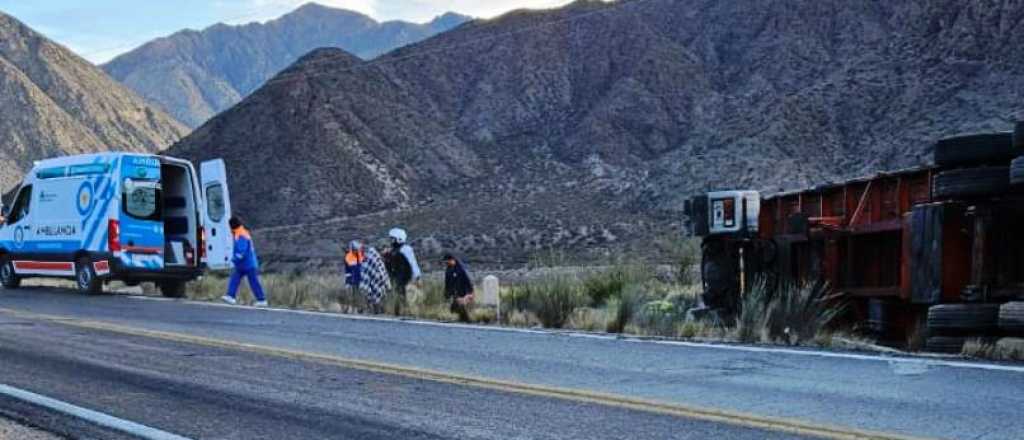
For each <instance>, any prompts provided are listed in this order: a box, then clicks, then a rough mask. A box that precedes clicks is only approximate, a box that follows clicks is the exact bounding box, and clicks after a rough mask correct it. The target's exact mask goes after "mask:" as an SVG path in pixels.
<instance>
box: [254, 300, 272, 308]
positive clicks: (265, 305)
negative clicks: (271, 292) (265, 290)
mask: <svg viewBox="0 0 1024 440" xmlns="http://www.w3.org/2000/svg"><path fill="white" fill-rule="evenodd" d="M252 306H253V307H268V306H269V304H267V302H266V301H256V302H255V303H254V304H253V305H252Z"/></svg>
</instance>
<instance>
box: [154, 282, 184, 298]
mask: <svg viewBox="0 0 1024 440" xmlns="http://www.w3.org/2000/svg"><path fill="white" fill-rule="evenodd" d="M156 287H158V288H159V289H160V293H161V294H163V296H165V297H167V298H184V297H185V283H184V282H182V281H164V282H160V283H157V284H156Z"/></svg>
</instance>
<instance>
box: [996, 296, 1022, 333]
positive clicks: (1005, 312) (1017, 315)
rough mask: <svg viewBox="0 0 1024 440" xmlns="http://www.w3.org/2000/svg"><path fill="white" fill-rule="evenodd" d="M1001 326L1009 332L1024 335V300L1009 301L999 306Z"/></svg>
mask: <svg viewBox="0 0 1024 440" xmlns="http://www.w3.org/2000/svg"><path fill="white" fill-rule="evenodd" d="M999 328H1000V329H1001V330H1003V331H1005V332H1007V333H1011V334H1014V335H1018V336H1024V302H1021V301H1017V302H1009V303H1006V304H1003V306H1002V307H1000V308H999Z"/></svg>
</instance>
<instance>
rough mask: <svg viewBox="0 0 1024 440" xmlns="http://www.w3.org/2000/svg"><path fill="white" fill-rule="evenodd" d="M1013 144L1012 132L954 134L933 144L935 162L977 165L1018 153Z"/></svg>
mask: <svg viewBox="0 0 1024 440" xmlns="http://www.w3.org/2000/svg"><path fill="white" fill-rule="evenodd" d="M1020 153H1021V150H1020V149H1018V148H1016V147H1015V146H1014V133H991V134H974V135H967V136H956V137H951V138H946V139H942V140H940V141H939V142H937V143H936V144H935V164H936V165H939V166H957V165H977V164H983V163H986V162H994V161H1004V160H1009V159H1013V158H1014V157H1016V156H1018V155H1020Z"/></svg>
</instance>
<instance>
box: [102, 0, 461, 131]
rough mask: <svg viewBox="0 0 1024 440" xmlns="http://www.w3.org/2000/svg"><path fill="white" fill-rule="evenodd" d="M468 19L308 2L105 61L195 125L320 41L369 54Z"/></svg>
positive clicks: (111, 69)
mask: <svg viewBox="0 0 1024 440" xmlns="http://www.w3.org/2000/svg"><path fill="white" fill-rule="evenodd" d="M468 20H469V17H465V16H462V15H458V14H453V13H448V14H445V15H442V16H439V17H437V18H436V19H434V21H431V22H430V23H426V24H414V23H407V22H403V21H388V22H383V23H379V22H377V21H375V20H374V19H372V18H370V17H367V16H365V15H363V14H360V13H357V12H352V11H347V10H343V9H333V8H328V7H326V6H321V5H318V4H316V3H308V4H306V5H304V6H302V7H300V8H298V9H297V10H295V11H294V12H292V13H289V14H287V15H284V16H282V17H281V18H278V19H276V20H272V21H269V22H267V23H265V24H261V23H251V24H247V25H243V26H228V25H224V24H217V25H214V26H211V27H209V28H207V29H205V30H203V31H192V30H186V31H182V32H178V33H176V34H174V35H171V36H169V37H166V38H160V39H157V40H154V41H152V42H150V43H147V44H145V45H143V46H141V47H139V48H138V49H135V50H133V51H131V52H128V53H126V54H124V55H121V56H119V57H117V58H115V59H113V60H112V61H110V62H109V63H107V64H105V65H103V69H104V70H106V72H107V73H109V74H110V76H113V77H114V78H115V79H117V80H118V81H121V82H122V83H124V84H126V85H127V86H128V87H130V88H131V89H132V90H135V91H136V92H138V93H139V94H140V95H142V96H143V97H145V98H147V99H149V100H150V101H151V102H153V103H155V104H157V105H159V106H160V107H162V108H163V109H165V110H166V111H167V112H168V113H170V114H171V115H173V116H174V117H175V118H178V120H180V121H183V122H184V123H186V124H188V125H189V126H191V127H197V126H199V125H201V124H202V123H203V122H205V121H206V120H207V119H209V118H210V117H212V116H213V115H215V114H217V113H220V112H221V111H223V110H225V109H227V108H229V107H231V106H232V105H234V104H236V103H238V101H240V100H241V99H242V98H244V97H245V96H247V95H248V94H249V93H251V92H252V91H253V90H255V89H256V88H257V87H259V86H261V85H262V84H263V83H264V82H265V81H266V80H267V79H269V78H270V77H271V76H273V75H274V74H276V73H278V72H280V71H281V69H284V68H285V67H288V65H290V64H292V63H293V62H295V60H297V59H299V57H300V56H302V55H304V54H306V53H308V52H309V51H311V50H313V49H316V48H320V47H339V48H343V49H345V50H348V51H350V52H352V53H355V54H356V55H358V56H360V57H362V58H364V59H369V58H373V57H376V56H378V55H380V54H382V53H384V52H387V51H389V50H391V49H394V48H396V47H400V46H404V45H407V44H409V43H413V42H416V41H420V40H423V39H424V38H427V37H430V36H432V35H434V34H437V33H440V32H444V31H447V30H448V29H451V28H453V27H456V26H458V25H460V24H462V23H464V22H466V21H468Z"/></svg>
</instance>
